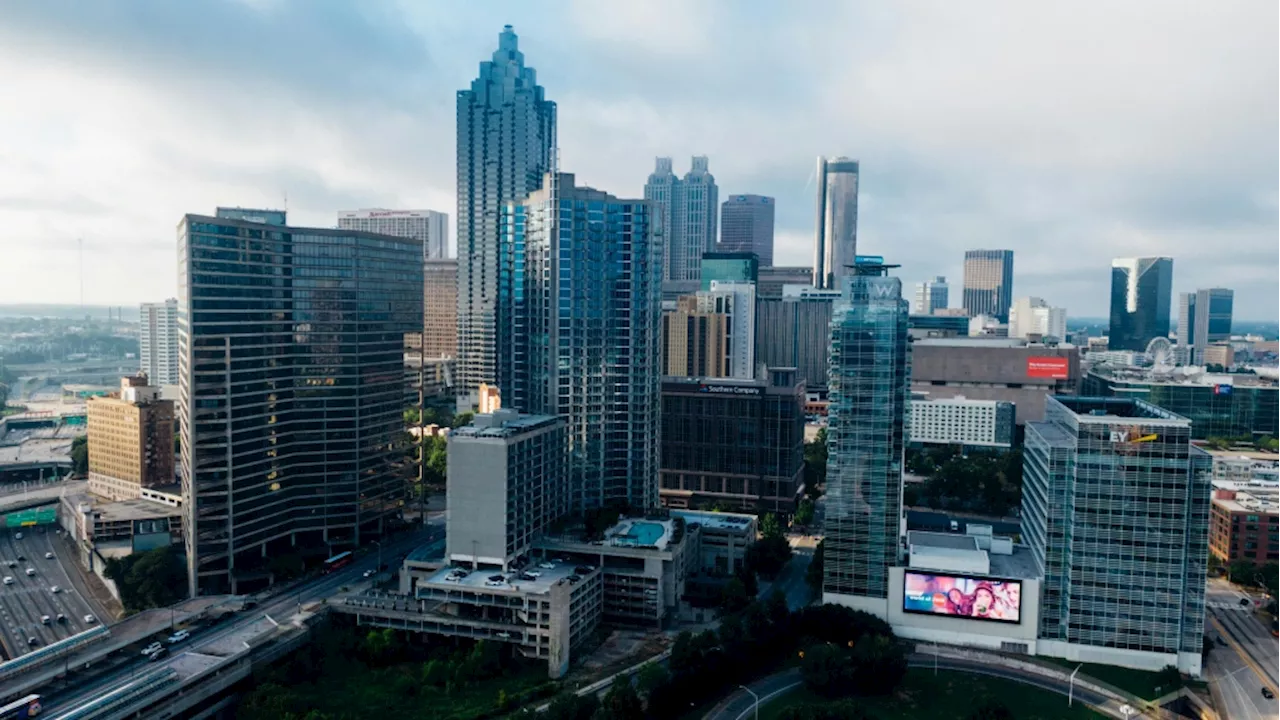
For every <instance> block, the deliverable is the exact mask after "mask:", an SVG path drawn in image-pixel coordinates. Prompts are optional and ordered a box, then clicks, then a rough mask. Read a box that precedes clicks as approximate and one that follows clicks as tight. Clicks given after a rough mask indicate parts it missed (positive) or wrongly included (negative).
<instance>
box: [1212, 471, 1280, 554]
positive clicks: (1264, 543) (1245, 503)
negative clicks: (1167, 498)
mask: <svg viewBox="0 0 1280 720" xmlns="http://www.w3.org/2000/svg"><path fill="white" fill-rule="evenodd" d="M1209 552H1210V553H1211V554H1212V556H1213V557H1215V558H1217V559H1218V561H1219V562H1221V563H1222V564H1223V565H1230V564H1231V563H1232V562H1235V561H1237V560H1247V561H1249V562H1252V563H1254V564H1256V565H1264V564H1266V563H1269V562H1276V561H1277V560H1280V506H1277V504H1276V501H1275V498H1274V496H1272V497H1268V496H1266V495H1263V494H1262V493H1252V492H1248V491H1247V490H1235V489H1226V488H1217V487H1215V488H1214V489H1213V504H1212V506H1211V507H1210V509H1209Z"/></svg>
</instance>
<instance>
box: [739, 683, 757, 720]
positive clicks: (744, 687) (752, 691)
mask: <svg viewBox="0 0 1280 720" xmlns="http://www.w3.org/2000/svg"><path fill="white" fill-rule="evenodd" d="M738 687H740V688H742V689H743V690H746V691H747V692H749V693H751V697H753V698H755V704H754V705H752V707H753V708H755V711H756V712H755V716H756V720H760V696H759V695H757V694H756V692H755V691H754V690H752V689H751V688H749V687H747V686H746V685H739V686H738Z"/></svg>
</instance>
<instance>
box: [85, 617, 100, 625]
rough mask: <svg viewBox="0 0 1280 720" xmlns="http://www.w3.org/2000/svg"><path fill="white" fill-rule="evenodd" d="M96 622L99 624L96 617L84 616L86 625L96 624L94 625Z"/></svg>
mask: <svg viewBox="0 0 1280 720" xmlns="http://www.w3.org/2000/svg"><path fill="white" fill-rule="evenodd" d="M96 622H98V618H96V617H94V616H92V615H85V616H84V623H85V624H86V625H92V624H94V623H96Z"/></svg>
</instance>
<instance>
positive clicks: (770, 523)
mask: <svg viewBox="0 0 1280 720" xmlns="http://www.w3.org/2000/svg"><path fill="white" fill-rule="evenodd" d="M760 536H761V537H766V538H768V537H782V523H780V522H778V516H777V515H774V514H773V513H765V515H764V517H762V518H760Z"/></svg>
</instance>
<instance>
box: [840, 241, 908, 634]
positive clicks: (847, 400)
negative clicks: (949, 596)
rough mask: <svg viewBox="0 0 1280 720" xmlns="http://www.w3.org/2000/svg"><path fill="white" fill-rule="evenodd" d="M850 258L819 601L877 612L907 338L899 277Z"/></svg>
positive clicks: (894, 492) (898, 526)
mask: <svg viewBox="0 0 1280 720" xmlns="http://www.w3.org/2000/svg"><path fill="white" fill-rule="evenodd" d="M890 267H894V266H888V265H883V264H881V263H871V262H865V263H858V264H856V265H855V266H854V268H852V269H851V270H852V272H853V273H854V274H853V275H851V276H849V277H846V278H845V279H844V290H843V295H842V296H841V299H840V301H839V302H837V304H836V307H835V314H834V316H833V317H832V319H831V373H830V395H829V400H830V404H829V406H828V419H827V423H828V424H827V448H828V459H827V514H826V521H825V522H826V531H827V540H826V543H827V544H826V563H825V565H824V566H823V570H824V572H823V578H822V599H823V602H835V603H839V604H842V605H847V606H849V607H853V608H855V609H859V610H866V611H868V612H872V613H875V614H877V615H879V616H881V617H884V616H885V615H886V613H887V610H888V597H889V568H890V567H892V566H894V565H897V564H898V562H899V556H900V552H899V547H900V541H899V537H900V534H901V531H902V457H903V451H904V448H905V443H906V438H907V432H906V427H907V420H908V413H909V412H910V406H909V398H910V390H909V387H908V380H909V378H910V376H911V369H910V362H911V361H910V358H911V356H910V353H909V352H908V346H909V344H910V339H909V337H908V334H907V316H908V314H909V313H908V310H909V308H908V305H907V301H906V300H904V299H903V297H902V282H901V281H900V280H899V279H898V278H895V277H890V276H889V274H888V270H889V268H890Z"/></svg>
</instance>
